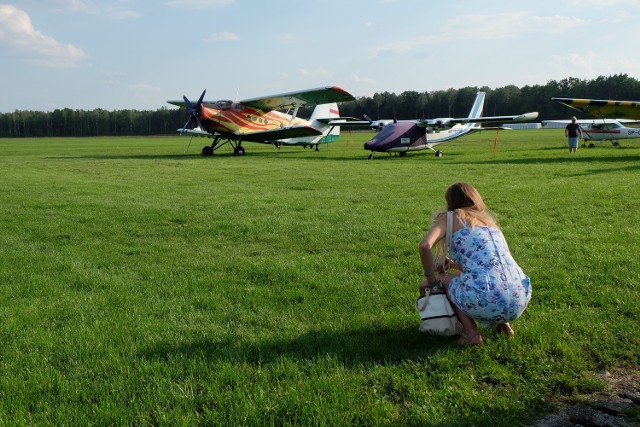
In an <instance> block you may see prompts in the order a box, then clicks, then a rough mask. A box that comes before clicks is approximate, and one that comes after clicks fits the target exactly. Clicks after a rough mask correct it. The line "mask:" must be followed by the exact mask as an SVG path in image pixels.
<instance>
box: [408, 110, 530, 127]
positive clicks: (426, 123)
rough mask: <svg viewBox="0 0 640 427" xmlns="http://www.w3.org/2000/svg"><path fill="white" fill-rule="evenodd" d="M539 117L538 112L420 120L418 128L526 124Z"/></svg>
mask: <svg viewBox="0 0 640 427" xmlns="http://www.w3.org/2000/svg"><path fill="white" fill-rule="evenodd" d="M537 117H538V113H537V112H533V113H524V114H520V115H517V116H488V117H477V118H470V117H465V118H460V119H451V118H447V119H420V120H418V122H417V123H418V126H420V127H451V126H453V125H457V124H466V123H504V122H526V121H528V120H535V119H536V118H537Z"/></svg>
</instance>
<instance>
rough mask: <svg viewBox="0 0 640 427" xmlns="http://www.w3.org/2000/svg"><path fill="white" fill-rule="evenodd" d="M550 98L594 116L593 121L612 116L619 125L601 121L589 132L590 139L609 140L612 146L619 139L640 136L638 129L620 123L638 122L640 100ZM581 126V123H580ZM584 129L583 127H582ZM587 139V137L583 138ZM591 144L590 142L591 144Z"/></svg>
mask: <svg viewBox="0 0 640 427" xmlns="http://www.w3.org/2000/svg"><path fill="white" fill-rule="evenodd" d="M551 100H553V101H555V102H557V103H559V104H562V105H564V106H566V107H569V108H572V109H574V110H578V111H581V112H583V113H586V114H588V115H590V116H591V117H596V118H597V119H598V120H597V121H596V120H594V123H602V120H605V119H607V118H614V117H616V119H614V121H617V122H618V123H619V124H620V126H619V127H617V126H614V124H613V123H612V124H608V123H603V126H602V127H601V128H600V129H598V128H595V129H593V130H591V131H590V132H589V135H590V136H591V138H590V139H596V140H607V139H608V140H611V143H612V144H613V145H614V146H617V145H620V144H619V143H618V140H619V139H628V138H638V137H640V133H639V129H636V128H625V127H624V126H623V125H622V123H627V124H629V123H640V122H638V121H635V120H631V119H636V120H640V101H618V100H612V99H586V98H551ZM581 127H582V125H581ZM583 131H584V128H583ZM585 139H587V138H585ZM592 145H593V144H590V146H592Z"/></svg>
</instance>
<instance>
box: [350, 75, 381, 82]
mask: <svg viewBox="0 0 640 427" xmlns="http://www.w3.org/2000/svg"><path fill="white" fill-rule="evenodd" d="M351 80H353V82H354V83H356V84H375V83H376V81H375V80H373V79H370V78H368V77H361V76H359V75H357V74H355V73H353V74H351Z"/></svg>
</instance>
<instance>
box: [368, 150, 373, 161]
mask: <svg viewBox="0 0 640 427" xmlns="http://www.w3.org/2000/svg"><path fill="white" fill-rule="evenodd" d="M367 159H368V160H373V152H372V153H371V154H369V157H367Z"/></svg>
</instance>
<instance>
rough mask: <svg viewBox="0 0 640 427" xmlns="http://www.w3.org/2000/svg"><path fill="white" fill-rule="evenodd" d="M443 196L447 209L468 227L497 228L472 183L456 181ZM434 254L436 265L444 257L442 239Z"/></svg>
mask: <svg viewBox="0 0 640 427" xmlns="http://www.w3.org/2000/svg"><path fill="white" fill-rule="evenodd" d="M444 198H445V200H446V202H447V211H455V212H456V214H457V215H458V216H459V217H460V219H461V220H462V221H464V223H465V224H466V225H467V226H468V227H475V226H477V225H479V226H487V227H495V228H498V223H497V221H496V219H495V217H494V215H493V214H492V213H491V212H490V211H489V210H488V209H487V206H486V205H485V204H484V200H482V196H481V195H480V193H479V192H478V190H476V189H475V187H474V186H473V185H471V184H468V183H466V182H457V183H455V184H453V185H451V186H450V187H449V188H447V191H446V192H445V193H444ZM445 213H446V212H439V213H437V214H436V215H435V216H434V221H436V220H439V219H440V218H442V217H443V216H444V215H445ZM436 254H437V256H436V265H440V264H442V263H443V260H444V257H445V253H444V239H442V240H440V242H439V243H438V245H437V249H436ZM438 263H440V264H438Z"/></svg>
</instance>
